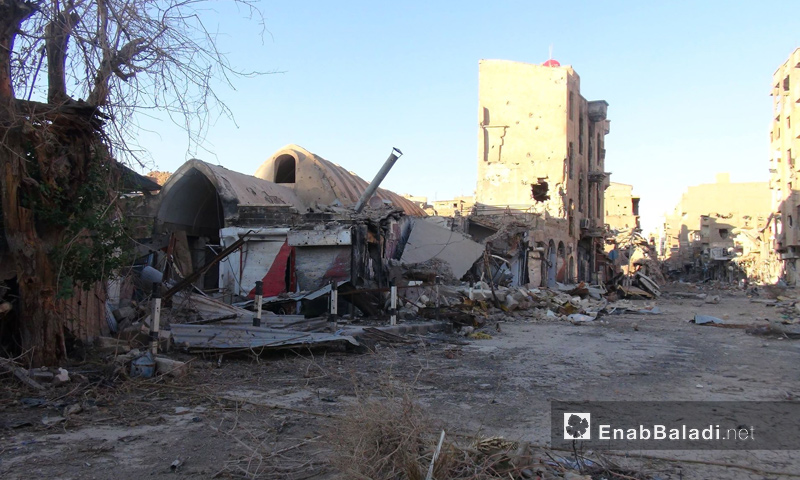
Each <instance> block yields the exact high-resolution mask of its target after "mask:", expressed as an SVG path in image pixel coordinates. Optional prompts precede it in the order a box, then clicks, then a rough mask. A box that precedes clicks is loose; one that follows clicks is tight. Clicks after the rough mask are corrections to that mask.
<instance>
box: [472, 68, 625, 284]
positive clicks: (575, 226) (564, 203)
mask: <svg viewBox="0 0 800 480" xmlns="http://www.w3.org/2000/svg"><path fill="white" fill-rule="evenodd" d="M478 97H479V106H478V182H477V189H476V195H475V207H474V209H473V211H474V213H475V216H476V217H480V216H482V215H500V214H511V215H513V214H519V215H525V216H528V217H530V216H534V217H536V219H537V221H536V222H535V223H536V224H537V225H538V226H537V227H536V228H532V229H531V230H530V232H529V234H528V238H527V242H528V245H529V248H530V253H529V256H528V259H527V269H528V276H529V280H530V282H529V283H531V284H553V283H554V282H555V281H574V280H588V281H597V280H599V278H598V276H597V274H598V271H601V270H602V262H601V261H600V257H602V251H603V246H602V244H603V232H604V226H605V221H604V213H605V212H604V191H605V189H606V188H607V187H608V184H609V175H610V174H609V173H606V172H605V140H604V139H605V135H607V134H608V133H609V121H608V119H607V109H608V104H607V103H606V102H605V101H603V100H599V101H587V100H586V99H585V98H584V97H583V96H582V95H581V93H580V77H579V76H578V74H577V73H576V72H575V70H573V68H572V67H570V66H561V65H560V64H559V63H558V62H556V61H554V60H549V61H547V62H545V63H544V64H543V65H534V64H527V63H521V62H514V61H507V60H481V61H480V64H479V95H478ZM539 282H540V283H539Z"/></svg>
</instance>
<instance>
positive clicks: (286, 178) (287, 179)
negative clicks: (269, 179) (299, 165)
mask: <svg viewBox="0 0 800 480" xmlns="http://www.w3.org/2000/svg"><path fill="white" fill-rule="evenodd" d="M294 182H295V160H294V157H293V156H291V155H281V156H280V157H278V158H277V159H276V160H275V183H294Z"/></svg>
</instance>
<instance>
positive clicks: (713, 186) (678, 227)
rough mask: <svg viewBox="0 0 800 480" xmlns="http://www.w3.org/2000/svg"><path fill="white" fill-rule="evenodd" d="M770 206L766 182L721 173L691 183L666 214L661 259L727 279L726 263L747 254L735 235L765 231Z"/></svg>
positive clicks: (679, 268)
mask: <svg viewBox="0 0 800 480" xmlns="http://www.w3.org/2000/svg"><path fill="white" fill-rule="evenodd" d="M770 209H771V206H770V192H769V186H768V184H767V183H766V182H736V183H732V182H731V181H730V175H729V174H727V173H720V174H717V177H716V182H715V183H705V184H701V185H695V186H690V187H689V188H688V189H687V191H686V192H685V193H684V194H683V195H682V196H681V200H680V202H679V203H678V204H677V205H676V206H675V209H674V211H673V212H672V214H670V215H667V216H666V218H665V223H664V239H663V241H664V256H663V258H662V260H664V263H665V265H666V266H667V268H668V269H669V270H671V271H673V272H678V271H683V272H685V273H690V272H692V271H694V272H695V273H698V274H701V275H702V276H703V277H704V278H718V279H728V278H729V277H730V275H731V274H730V273H729V272H731V270H730V269H728V267H729V266H730V264H729V263H728V262H730V261H731V260H733V259H735V258H736V257H738V256H740V254H742V253H743V247H742V245H741V242H737V236H738V235H740V234H745V235H753V234H754V233H755V232H758V231H760V230H761V229H763V228H764V227H765V226H766V225H767V222H768V220H769V218H770Z"/></svg>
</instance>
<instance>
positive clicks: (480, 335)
mask: <svg viewBox="0 0 800 480" xmlns="http://www.w3.org/2000/svg"><path fill="white" fill-rule="evenodd" d="M468 337H469V338H471V339H473V340H491V339H492V336H491V335H489V334H488V333H483V332H473V333H470V334H469V335H468Z"/></svg>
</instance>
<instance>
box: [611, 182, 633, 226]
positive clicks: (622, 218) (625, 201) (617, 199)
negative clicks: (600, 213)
mask: <svg viewBox="0 0 800 480" xmlns="http://www.w3.org/2000/svg"><path fill="white" fill-rule="evenodd" d="M604 204H605V209H606V214H605V222H606V225H608V226H609V228H610V229H611V230H617V231H623V230H633V229H636V230H640V229H641V228H642V226H641V224H640V223H639V197H635V196H634V195H633V185H627V184H624V183H615V182H611V183H610V184H609V186H608V188H606V192H605V199H604Z"/></svg>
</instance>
